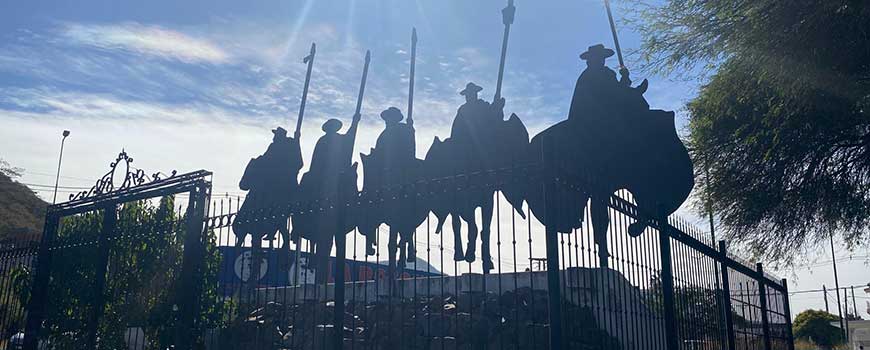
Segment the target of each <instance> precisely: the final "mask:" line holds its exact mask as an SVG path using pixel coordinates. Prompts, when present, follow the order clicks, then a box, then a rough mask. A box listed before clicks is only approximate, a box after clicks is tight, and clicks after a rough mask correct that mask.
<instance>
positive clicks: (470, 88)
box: [459, 83, 483, 96]
mask: <svg viewBox="0 0 870 350" xmlns="http://www.w3.org/2000/svg"><path fill="white" fill-rule="evenodd" d="M480 90H483V88H482V87H480V86H477V84H475V83H468V84H467V85H465V90H462V91H460V92H459V94H460V95H463V96H466V95H468V94H476V93H478V92H480Z"/></svg>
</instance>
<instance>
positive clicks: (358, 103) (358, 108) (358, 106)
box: [350, 50, 372, 141]
mask: <svg viewBox="0 0 870 350" xmlns="http://www.w3.org/2000/svg"><path fill="white" fill-rule="evenodd" d="M371 60H372V53H371V51H369V50H366V63H365V65H364V66H363V74H362V81H360V83H359V96H357V98H356V113H354V115H357V114H360V111H361V110H362V100H363V94H364V93H365V91H366V78H368V76H369V62H371ZM350 137H351V140H353V141H355V140H356V131H355V129H354V133H353V135H350Z"/></svg>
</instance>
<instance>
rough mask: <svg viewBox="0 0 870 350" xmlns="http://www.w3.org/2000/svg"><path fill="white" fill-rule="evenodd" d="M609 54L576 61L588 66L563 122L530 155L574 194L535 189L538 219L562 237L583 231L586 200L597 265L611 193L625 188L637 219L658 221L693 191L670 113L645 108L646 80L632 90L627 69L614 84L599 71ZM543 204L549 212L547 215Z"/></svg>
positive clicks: (531, 195) (637, 228)
mask: <svg viewBox="0 0 870 350" xmlns="http://www.w3.org/2000/svg"><path fill="white" fill-rule="evenodd" d="M612 55H613V51H612V50H610V49H607V48H605V47H604V46H603V45H600V44H599V45H594V46H591V47H589V50H588V51H586V52H584V53H583V54H581V55H580V58H581V59H583V60H585V61H586V64H587V68H586V70H584V71H583V73H582V74H581V75H580V77H579V78H578V79H577V85H576V87H575V88H574V97H573V99H572V101H571V108H570V111H569V113H568V120H564V121H562V122H559V123H557V124H556V125H553V126H551V127H549V128H548V129H546V130H544V131H543V132H541V133H540V134H538V135H536V136H535V137H534V138H532V141H531V145H530V150H529V151H530V152H531V153H530V154H531V155H530V156H529V157H530V158H532V159H536V160H540V162H541V166H542V169H544V172H545V174H544V175H545V176H544V177H543V178H544V179H553V178H559V179H562V180H564V181H565V182H567V183H569V184H572V183H573V184H575V185H576V186H575V188H576V189H575V188H569V187H570V186H564V185H561V186H557V187H556V188H555V190H554V191H551V193H547V196H545V193H544V191H540V190H539V191H532V190H528V192H527V193H528V196H527V201H528V202H529V206H530V207H531V209H532V212H533V213H534V214H535V216H536V217H537V218H538V219H539V220H540V221H541V222H543V223H544V224H545V225H548V226H551V227H555V229H556V231H558V232H564V233H568V232H571V231H572V230H573V229H577V228H580V226H581V224H582V222H583V212H584V210H585V207H586V203H587V201H588V200H589V199H590V198H591V207H590V213H591V220H592V226H593V230H594V233H593V234H594V236H595V242H596V243H597V244H598V252H599V259H600V261H601V265H602V266H607V257H608V252H607V240H606V237H607V236H606V234H607V229H608V225H609V216H608V209H607V208H608V207H607V204H608V202H609V201H610V198H611V195H613V193H614V192H615V191H616V190H619V189H627V190H629V191H630V192H631V194H632V197H633V199H634V201H635V202H636V203H637V206H638V209H639V211H641V212H642V213H644V214H646V215H651V216H656V217H663V216H664V215H668V214H671V213H673V212H674V211H676V210H677V208H679V206H680V205H681V204H682V203H683V202H684V201H685V200H686V198H688V195H689V192H690V191H691V190H692V187H693V186H694V175H693V170H692V162H691V160H690V159H689V155H688V152H687V150H686V148H685V146H684V145H683V143H682V142H681V141H680V139H679V137H678V136H677V133H676V129H675V127H674V112H666V111H662V110H650V109H649V105H648V104H647V102H646V100H645V99H644V98H643V93H644V92H645V91H646V88H647V85H648V83H647V81H646V80H644V81H643V82H642V83H641V84H640V86H638V87H636V88H632V87H630V80H629V79H628V70H626V69H624V68H623V69H621V72H620V73H621V75H622V79H621V80H619V81H617V79H616V73H614V72H613V71H612V70H611V69H610V68H608V67H606V66H605V65H604V62H605V59H606V58H607V57H610V56H612ZM545 181H549V180H545ZM547 197H549V198H547ZM547 206H552V207H551V210H552V212H551V213H550V215H549V216H548V215H547V214H546V208H547ZM646 227H647V222H646V221H645V220H643V219H641V220H640V221H638V222H635V223H633V224H631V225H630V226H629V229H628V231H629V234H630V235H631V236H635V237H636V236H639V235H640V234H642V233H643V231H644V229H645V228H646Z"/></svg>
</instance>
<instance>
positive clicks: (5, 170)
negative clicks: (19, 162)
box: [0, 158, 24, 179]
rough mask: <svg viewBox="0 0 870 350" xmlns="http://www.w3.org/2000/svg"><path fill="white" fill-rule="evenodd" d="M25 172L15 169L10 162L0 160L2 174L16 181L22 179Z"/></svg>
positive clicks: (0, 172)
mask: <svg viewBox="0 0 870 350" xmlns="http://www.w3.org/2000/svg"><path fill="white" fill-rule="evenodd" d="M22 172H24V169H21V168H18V167H14V166H12V165H11V164H9V162H7V161H5V160H4V159H2V158H0V174H3V175H6V176H7V177H9V178H12V179H15V178H19V177H21V173H22Z"/></svg>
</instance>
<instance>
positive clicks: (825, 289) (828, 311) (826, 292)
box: [822, 284, 831, 313]
mask: <svg viewBox="0 0 870 350" xmlns="http://www.w3.org/2000/svg"><path fill="white" fill-rule="evenodd" d="M822 293H823V294H825V312H827V313H831V309H830V308H829V307H828V288H826V287H825V285H824V284H823V285H822Z"/></svg>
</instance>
